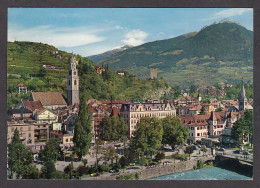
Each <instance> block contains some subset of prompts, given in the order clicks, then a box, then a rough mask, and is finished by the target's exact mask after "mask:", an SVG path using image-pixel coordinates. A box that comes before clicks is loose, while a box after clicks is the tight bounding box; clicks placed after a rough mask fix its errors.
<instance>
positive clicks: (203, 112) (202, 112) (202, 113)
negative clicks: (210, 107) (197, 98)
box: [200, 106, 205, 115]
mask: <svg viewBox="0 0 260 188" xmlns="http://www.w3.org/2000/svg"><path fill="white" fill-rule="evenodd" d="M204 114H205V106H202V107H201V109H200V115H204Z"/></svg>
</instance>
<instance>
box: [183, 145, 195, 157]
mask: <svg viewBox="0 0 260 188" xmlns="http://www.w3.org/2000/svg"><path fill="white" fill-rule="evenodd" d="M184 153H186V154H188V155H189V159H190V155H191V154H192V153H193V147H191V146H188V147H186V149H185V151H184Z"/></svg>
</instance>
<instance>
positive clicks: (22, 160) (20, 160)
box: [8, 128, 33, 178]
mask: <svg viewBox="0 0 260 188" xmlns="http://www.w3.org/2000/svg"><path fill="white" fill-rule="evenodd" d="M32 161H33V153H32V151H31V150H30V149H29V148H26V147H25V146H24V145H23V144H22V142H21V141H20V135H19V131H18V130H17V128H16V129H15V131H14V136H13V138H12V141H11V143H10V144H8V169H9V170H10V172H11V177H13V173H14V172H15V173H16V178H19V177H21V175H22V174H23V172H24V173H25V171H23V169H25V168H27V166H29V165H32Z"/></svg>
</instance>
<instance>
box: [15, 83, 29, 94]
mask: <svg viewBox="0 0 260 188" xmlns="http://www.w3.org/2000/svg"><path fill="white" fill-rule="evenodd" d="M17 89H18V93H27V86H26V85H24V84H23V83H20V84H18V85H17Z"/></svg>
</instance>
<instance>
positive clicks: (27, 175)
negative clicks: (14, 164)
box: [22, 163, 40, 179]
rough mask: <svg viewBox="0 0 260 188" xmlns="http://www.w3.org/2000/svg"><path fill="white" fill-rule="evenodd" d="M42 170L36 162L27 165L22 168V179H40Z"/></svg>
mask: <svg viewBox="0 0 260 188" xmlns="http://www.w3.org/2000/svg"><path fill="white" fill-rule="evenodd" d="M39 177H40V171H39V170H38V168H37V167H36V166H35V165H34V164H32V163H31V164H29V165H25V166H23V168H22V179H39Z"/></svg>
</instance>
